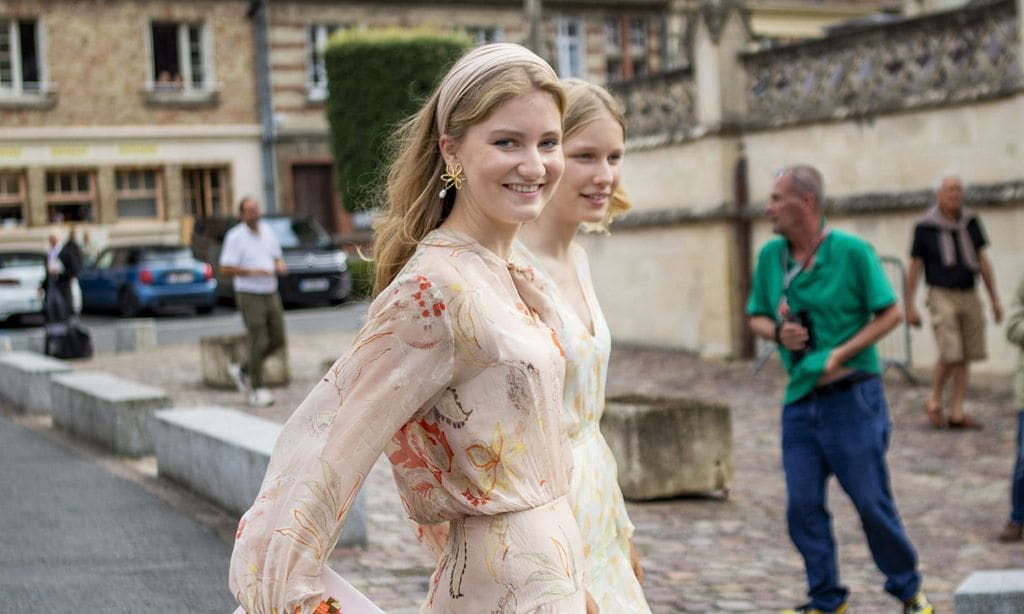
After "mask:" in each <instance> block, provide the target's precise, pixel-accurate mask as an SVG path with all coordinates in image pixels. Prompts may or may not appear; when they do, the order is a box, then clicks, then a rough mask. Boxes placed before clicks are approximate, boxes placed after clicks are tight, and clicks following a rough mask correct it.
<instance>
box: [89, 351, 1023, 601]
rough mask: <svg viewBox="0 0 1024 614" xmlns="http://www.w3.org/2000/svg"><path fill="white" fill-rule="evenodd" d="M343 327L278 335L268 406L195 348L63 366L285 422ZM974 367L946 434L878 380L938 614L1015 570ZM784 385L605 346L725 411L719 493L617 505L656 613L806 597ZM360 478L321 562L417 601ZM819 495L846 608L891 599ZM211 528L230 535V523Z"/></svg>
mask: <svg viewBox="0 0 1024 614" xmlns="http://www.w3.org/2000/svg"><path fill="white" fill-rule="evenodd" d="M351 339H352V335H351V334H349V333H334V334H317V335H293V336H291V337H290V339H289V344H290V346H289V347H290V352H291V356H290V360H291V368H292V374H293V381H292V383H291V385H290V386H288V387H287V388H282V389H277V390H275V391H274V392H275V396H276V397H277V403H276V404H275V405H274V406H273V407H272V408H270V409H268V410H258V411H256V410H250V409H248V408H246V407H245V406H244V405H242V403H241V400H242V399H241V395H239V394H238V393H236V392H234V391H214V390H210V389H207V388H205V387H203V386H202V385H201V384H200V383H199V379H200V376H199V367H198V362H199V351H198V347H197V346H194V345H180V346H168V347H161V348H159V349H157V350H154V351H150V352H141V353H136V354H120V355H117V354H109V355H100V356H97V357H95V358H93V359H91V360H89V361H85V362H80V363H76V365H75V367H76V368H77V369H100V370H105V371H109V372H112V373H116V374H119V375H122V376H124V377H128V378H131V379H136V380H145V381H146V383H148V384H152V385H156V386H161V387H164V388H166V389H167V390H168V392H169V393H170V394H171V396H172V397H173V399H174V401H175V404H176V405H178V406H194V405H211V404H216V405H224V406H234V407H238V408H240V409H245V410H246V411H252V412H253V413H256V414H259V415H263V416H265V417H268V418H270V419H273V420H277V421H283V420H284V419H285V418H286V417H287V415H288V414H289V413H290V411H291V410H292V409H293V408H294V407H295V406H296V405H297V404H298V402H299V401H300V400H301V399H302V398H303V396H304V395H305V393H306V391H308V389H309V388H310V387H311V386H312V384H313V383H314V382H315V381H316V380H317V379H318V378H319V376H320V375H321V371H322V363H323V361H324V360H325V359H327V358H330V357H335V356H337V355H339V354H341V353H342V352H343V351H344V350H345V348H346V347H347V345H348V344H349V343H350V342H351ZM144 373H145V374H147V376H146V377H145V378H143V377H142V375H141V374H144ZM977 380H978V381H977V382H976V383H975V384H974V385H973V386H972V389H971V391H970V394H969V401H968V405H967V411H968V413H970V414H971V415H973V416H975V417H977V418H979V419H980V420H982V421H983V422H984V423H985V426H986V428H985V430H983V431H964V432H956V431H933V430H930V429H928V428H926V426H925V420H924V416H923V413H922V410H921V407H922V404H923V402H924V398H925V395H926V394H927V388H926V387H925V386H923V385H916V386H914V385H908V384H905V383H904V382H903V381H901V380H900V379H899V378H897V377H890V378H887V383H888V398H889V402H890V405H891V413H892V419H893V422H894V425H895V426H894V430H893V436H892V442H891V448H890V453H889V460H890V468H891V470H892V475H893V488H894V491H895V494H896V498H897V503H898V506H899V509H900V511H901V513H902V515H903V520H904V522H905V524H906V525H907V527H908V531H909V534H910V536H911V539H912V540H913V542H914V543H915V545H916V547H917V549H918V554H919V556H920V559H921V567H922V570H923V572H924V575H925V586H924V588H925V590H926V592H927V593H928V595H929V597H930V598H931V599H932V601H933V602H934V603H935V605H936V606H937V608H936V611H937V612H943V613H951V612H952V611H953V591H954V590H955V588H956V587H957V585H958V584H959V583H960V582H962V581H963V580H964V579H965V578H966V577H967V576H968V575H969V574H970V573H971V572H972V571H976V570H981V569H1000V568H1013V567H1015V568H1024V545H1021V544H1015V545H1003V544H998V543H996V542H995V540H994V535H995V533H996V532H997V531H998V530H999V529H1000V528H1001V527H1002V524H1003V523H1004V522H1005V519H1006V516H1007V513H1008V499H1009V472H1010V469H1011V466H1012V459H1013V451H1014V449H1013V443H1014V442H1013V440H1014V436H1015V428H1016V426H1015V425H1016V409H1015V408H1014V407H1013V404H1012V398H1011V394H1010V378H1009V377H1005V378H993V377H989V378H977ZM782 383H783V376H782V373H781V371H780V369H779V367H778V365H777V363H775V362H774V361H771V362H769V364H768V366H767V367H766V368H765V369H764V370H762V371H761V373H760V374H758V375H757V376H752V375H751V369H750V364H749V363H724V362H714V361H701V360H698V359H696V358H694V357H692V356H688V355H684V354H676V353H662V352H656V351H640V350H630V349H623V348H616V349H615V350H614V351H613V354H612V362H611V377H610V381H609V393H610V394H616V393H623V392H641V393H649V394H656V395H662V394H680V395H687V396H696V397H702V398H710V399H715V400H720V401H725V402H727V403H728V404H729V405H730V406H731V408H732V420H733V435H734V460H735V465H736V480H735V484H734V485H733V488H732V490H731V492H730V493H729V496H728V498H726V499H716V498H685V499H674V500H666V501H658V502H651V503H633V504H630V505H629V511H630V514H631V516H632V519H633V521H634V523H635V524H636V527H637V535H636V544H637V546H638V548H639V549H640V551H641V552H642V554H643V561H644V566H645V568H646V571H647V582H646V584H645V591H646V593H647V597H648V599H649V601H650V603H651V606H652V609H653V611H654V612H655V613H656V614H661V613H673V612H772V611H776V610H778V609H780V608H783V607H788V606H792V605H794V604H797V603H800V602H802V601H803V600H804V591H805V583H804V577H803V570H802V565H801V562H800V559H799V557H798V555H797V553H796V551H795V550H794V549H793V547H792V545H791V544H790V542H789V539H788V536H787V534H786V528H785V510H784V506H785V492H784V484H783V479H782V472H781V467H780V459H779V426H778V419H779V402H780V398H781V390H782ZM368 487H369V489H370V490H369V493H368V494H369V499H368V502H369V531H370V533H369V534H370V542H371V543H370V547H369V548H368V549H366V550H351V549H338V550H337V551H336V553H335V555H334V557H333V565H334V567H335V568H336V569H337V570H338V571H339V572H340V573H341V574H342V575H343V576H345V577H346V578H347V579H348V580H349V581H350V582H352V583H353V584H354V585H356V586H357V587H358V588H360V589H361V590H363V591H365V592H366V593H367V594H368V595H369V596H370V597H371V598H372V599H373V600H374V601H375V602H377V603H378V604H379V605H381V607H383V608H384V609H385V610H386V611H387V612H389V613H395V614H404V613H411V612H415V611H416V610H417V604H418V603H419V601H420V600H421V599H422V597H423V596H424V595H425V593H426V586H427V577H428V575H429V573H430V570H431V569H432V567H433V565H432V562H431V559H430V557H429V556H427V555H426V554H425V553H424V552H423V551H421V549H420V547H419V546H418V545H417V544H416V542H415V540H414V539H413V538H412V535H413V533H412V530H411V528H410V525H409V524H408V522H407V521H406V520H405V519H404V515H403V513H402V509H401V504H400V503H399V500H398V497H397V494H396V492H395V489H394V487H393V485H392V481H391V475H390V471H389V470H388V468H387V464H386V462H378V464H377V466H376V468H375V469H374V471H373V473H372V474H371V477H370V479H369V481H368ZM830 504H831V507H832V512H833V517H834V523H835V531H836V535H837V540H838V542H839V548H840V557H841V561H840V562H841V570H842V574H843V580H844V582H845V583H846V584H847V585H848V586H849V587H850V588H851V590H852V602H851V610H850V611H851V612H852V613H854V614H872V613H891V612H897V611H899V609H898V604H897V603H896V601H895V600H893V599H892V598H891V597H889V596H888V595H886V594H885V593H884V592H883V591H882V588H881V586H882V581H883V580H882V577H881V575H880V574H879V573H878V571H877V570H876V569H875V566H874V564H873V562H872V560H871V557H870V554H869V552H868V550H867V547H866V545H865V543H864V539H863V535H862V533H861V530H860V523H859V521H858V520H857V518H856V514H855V513H854V511H853V509H852V507H851V505H850V504H849V501H848V500H847V499H846V497H845V495H843V494H842V492H841V491H840V490H839V489H838V488H837V487H836V486H835V484H834V481H833V484H832V490H831V491H830ZM222 524H224V519H222ZM222 529H223V527H222ZM221 534H223V535H224V536H225V539H230V532H229V531H224V530H221ZM225 590H226V587H225Z"/></svg>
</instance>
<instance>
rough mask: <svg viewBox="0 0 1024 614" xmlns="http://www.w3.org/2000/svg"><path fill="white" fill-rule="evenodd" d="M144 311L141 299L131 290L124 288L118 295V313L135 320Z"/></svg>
mask: <svg viewBox="0 0 1024 614" xmlns="http://www.w3.org/2000/svg"><path fill="white" fill-rule="evenodd" d="M140 311H142V305H140V304H139V297H137V296H135V293H134V292H132V289H131V288H122V289H121V292H119V293H118V295H117V312H118V313H119V314H120V315H121V316H123V317H125V318H134V317H135V316H137V315H139V312H140Z"/></svg>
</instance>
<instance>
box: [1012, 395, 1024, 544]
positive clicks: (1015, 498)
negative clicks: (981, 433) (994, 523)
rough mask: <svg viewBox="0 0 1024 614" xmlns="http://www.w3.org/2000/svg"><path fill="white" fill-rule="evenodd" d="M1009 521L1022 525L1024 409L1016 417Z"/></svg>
mask: <svg viewBox="0 0 1024 614" xmlns="http://www.w3.org/2000/svg"><path fill="white" fill-rule="evenodd" d="M1010 504H1011V506H1012V507H1011V511H1010V520H1012V521H1014V522H1019V523H1020V524H1024V409H1021V410H1020V414H1018V416H1017V461H1016V462H1015V463H1014V464H1013V481H1012V486H1011V488H1010Z"/></svg>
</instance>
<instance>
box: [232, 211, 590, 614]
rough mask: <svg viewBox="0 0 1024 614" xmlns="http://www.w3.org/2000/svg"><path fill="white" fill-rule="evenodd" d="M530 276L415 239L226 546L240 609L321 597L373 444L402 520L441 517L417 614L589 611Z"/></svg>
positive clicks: (554, 372) (465, 244)
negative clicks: (383, 460) (443, 538)
mask: <svg viewBox="0 0 1024 614" xmlns="http://www.w3.org/2000/svg"><path fill="white" fill-rule="evenodd" d="M533 276H534V275H533V271H532V270H530V269H521V268H518V267H515V266H512V265H510V264H509V263H507V262H505V261H504V260H502V259H501V258H499V257H498V256H496V255H495V254H494V253H493V252H490V251H489V250H487V249H485V248H484V247H482V246H481V245H479V244H478V243H476V242H474V241H473V240H472V239H471V238H469V237H468V236H465V235H462V234H459V233H455V232H453V231H448V230H436V231H434V232H432V233H430V234H429V235H428V236H427V237H426V238H425V239H424V240H423V241H422V242H421V244H420V246H419V247H418V249H417V251H416V253H415V255H414V256H413V258H412V259H411V260H410V261H409V263H408V264H407V265H406V266H405V268H404V269H403V270H402V272H401V273H400V274H399V276H398V277H397V278H396V279H395V281H394V282H393V283H392V284H391V285H390V286H388V288H386V289H385V290H384V291H383V292H382V293H381V294H380V296H378V297H377V299H376V300H375V301H374V302H373V304H372V305H371V307H370V310H369V315H368V320H367V323H366V324H365V325H364V327H363V328H362V330H361V331H360V333H359V335H358V336H357V339H356V341H355V342H354V344H353V346H352V348H351V349H350V350H349V352H348V353H347V354H345V355H344V356H342V357H341V358H340V359H339V360H338V361H337V362H336V363H335V364H334V366H333V367H332V368H331V369H330V371H328V373H327V374H326V375H325V376H324V378H323V380H322V381H321V382H320V383H319V384H317V385H316V386H315V387H314V388H313V390H312V391H311V392H310V393H309V395H308V396H307V397H306V399H305V400H304V401H303V402H302V403H301V404H300V405H299V407H298V409H296V411H295V413H294V414H293V415H292V416H291V417H290V418H289V419H288V421H287V423H286V424H285V425H284V428H283V430H282V432H281V435H280V437H279V439H278V441H277V444H276V445H275V448H274V452H273V455H272V457H271V460H270V465H269V468H268V470H267V475H266V477H265V479H264V482H263V486H262V488H261V490H260V493H259V495H258V497H257V499H256V502H255V503H254V504H253V506H252V508H250V509H249V510H248V511H247V512H246V513H245V514H244V515H243V517H242V519H241V521H240V522H239V526H238V533H237V535H236V541H235V548H234V553H233V554H232V558H231V569H230V578H229V583H230V586H231V590H232V592H233V594H234V595H235V598H236V599H237V600H238V602H239V603H240V604H241V605H242V606H243V607H244V608H245V609H246V611H247V612H249V613H250V614H257V613H259V614H264V613H265V614H271V613H273V612H276V613H279V614H285V613H288V614H292V613H293V612H302V613H306V612H311V611H313V610H314V609H315V608H316V607H317V606H318V604H320V602H321V601H322V600H324V599H326V598H328V597H330V596H329V595H325V594H324V587H323V584H322V581H321V580H320V572H321V568H322V566H323V565H324V563H325V562H326V561H327V558H328V556H329V554H330V553H331V551H332V550H333V549H334V546H335V544H336V543H337V540H338V536H339V535H340V532H341V528H342V525H343V523H344V520H345V514H346V512H347V511H348V509H349V506H350V505H351V504H352V501H353V500H354V498H355V496H356V493H357V492H358V491H359V487H360V486H361V485H362V482H363V480H364V479H365V477H366V475H367V473H368V472H369V471H370V468H371V467H372V465H373V463H374V461H375V460H376V459H377V457H378V456H380V454H381V453H382V452H383V453H385V454H386V455H387V457H388V459H389V460H390V461H391V463H392V469H393V472H394V477H395V482H396V484H397V485H398V490H399V493H400V494H401V497H402V501H403V503H404V504H405V508H406V511H407V512H408V514H409V517H410V518H411V519H412V520H413V521H415V522H417V523H419V524H421V525H432V524H437V523H445V522H448V524H449V525H450V531H449V532H448V538H447V544H446V547H445V552H444V553H443V555H442V556H441V557H440V559H439V561H438V564H437V567H436V568H435V570H434V573H433V575H432V576H431V580H430V586H429V592H428V594H427V597H426V600H425V602H424V604H423V606H422V608H421V612H425V613H444V614H449V613H451V614H457V613H466V614H483V613H491V612H496V613H507V614H512V613H531V612H551V613H558V614H582V613H583V612H584V610H585V607H584V590H583V580H582V576H583V572H582V564H583V549H582V545H581V540H580V536H579V530H578V528H577V525H576V521H575V519H574V518H573V516H572V512H571V510H570V508H569V504H568V502H567V498H566V494H567V492H568V490H569V478H570V474H571V472H572V453H571V450H570V447H569V444H568V439H567V434H566V431H565V422H564V421H563V419H562V384H563V375H564V370H565V362H564V358H563V354H562V348H561V346H560V345H559V342H558V338H557V335H556V334H555V332H554V331H553V330H552V329H551V328H549V327H548V325H547V324H545V322H544V320H542V318H541V314H545V313H547V314H550V312H551V309H550V304H549V303H548V302H547V301H546V299H545V297H544V295H543V293H542V292H541V291H539V290H538V288H537V287H536V285H535V283H534V281H535V280H534V279H533ZM549 317H551V316H549Z"/></svg>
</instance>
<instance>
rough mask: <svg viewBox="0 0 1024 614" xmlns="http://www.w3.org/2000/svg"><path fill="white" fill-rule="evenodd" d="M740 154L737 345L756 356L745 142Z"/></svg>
mask: <svg viewBox="0 0 1024 614" xmlns="http://www.w3.org/2000/svg"><path fill="white" fill-rule="evenodd" d="M739 149H740V151H739V156H738V158H737V159H736V169H735V172H734V173H733V190H734V194H735V197H736V211H735V214H734V217H733V230H734V235H733V236H734V240H735V250H736V251H735V253H736V288H735V291H736V293H737V295H738V296H739V297H740V300H739V302H738V309H736V316H735V317H736V323H737V330H738V332H739V338H738V347H737V349H738V350H739V357H740V358H744V359H749V358H753V357H754V335H753V333H751V332H750V327H749V326H747V310H746V305H747V300H746V299H747V297H748V296H750V286H751V279H752V277H753V274H752V272H751V265H750V260H751V258H752V252H753V249H752V246H751V242H752V240H753V239H752V232H751V223H750V209H749V205H750V203H749V200H750V189H749V186H750V182H749V178H748V176H747V156H746V153H745V152H744V150H743V143H742V142H741V143H740V146H739Z"/></svg>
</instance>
